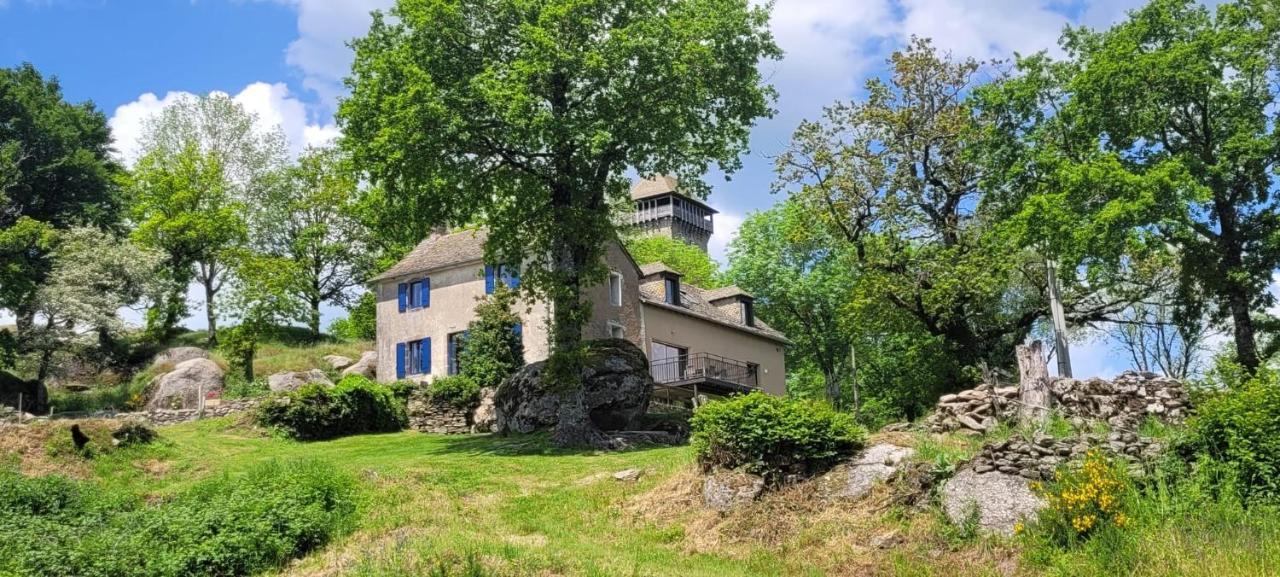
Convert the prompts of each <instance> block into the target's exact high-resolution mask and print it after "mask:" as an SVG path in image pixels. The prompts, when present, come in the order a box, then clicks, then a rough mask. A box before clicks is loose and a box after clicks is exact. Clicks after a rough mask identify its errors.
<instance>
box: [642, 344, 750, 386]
mask: <svg viewBox="0 0 1280 577" xmlns="http://www.w3.org/2000/svg"><path fill="white" fill-rule="evenodd" d="M759 373H760V367H759V365H756V364H753V363H748V362H745V361H739V360H736V359H730V358H727V357H722V356H720V355H713V354H711V353H693V354H685V355H680V356H678V357H672V358H667V359H659V360H657V361H653V362H651V363H649V374H651V375H652V376H653V382H654V384H655V385H658V386H659V387H662V388H667V389H673V388H680V389H687V390H689V391H690V392H692V393H693V394H697V393H698V392H706V393H711V394H718V395H728V394H734V393H747V392H751V391H754V390H757V389H759V388H760V374H759Z"/></svg>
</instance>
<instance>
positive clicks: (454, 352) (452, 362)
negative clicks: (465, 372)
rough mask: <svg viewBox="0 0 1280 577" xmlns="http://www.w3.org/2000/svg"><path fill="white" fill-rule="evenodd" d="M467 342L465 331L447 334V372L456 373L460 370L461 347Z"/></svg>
mask: <svg viewBox="0 0 1280 577" xmlns="http://www.w3.org/2000/svg"><path fill="white" fill-rule="evenodd" d="M466 344H467V331H461V332H457V333H451V334H450V335H449V374H451V375H456V374H458V373H459V372H461V371H462V363H461V357H462V349H463V348H465V347H466Z"/></svg>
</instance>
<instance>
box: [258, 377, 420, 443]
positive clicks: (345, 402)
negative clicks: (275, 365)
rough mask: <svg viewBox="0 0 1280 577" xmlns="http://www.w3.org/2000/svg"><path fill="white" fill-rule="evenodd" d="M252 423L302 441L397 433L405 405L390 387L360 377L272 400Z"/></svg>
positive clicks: (404, 419)
mask: <svg viewBox="0 0 1280 577" xmlns="http://www.w3.org/2000/svg"><path fill="white" fill-rule="evenodd" d="M255 419H256V420H257V422H258V424H259V425H261V426H264V427H269V428H272V429H275V430H277V431H280V432H281V433H283V434H285V435H286V436H288V437H291V438H294V439H299V440H305V441H315V440H323V439H332V438H335V437H342V436H346V435H358V434H362V433H384V432H390V431H399V430H400V429H402V428H404V426H405V424H406V423H407V422H408V416H407V415H406V414H405V405H404V403H403V402H402V401H401V400H400V399H397V398H396V395H395V393H394V392H393V391H392V390H391V389H390V388H389V387H387V386H385V385H380V384H378V383H375V382H373V381H370V380H369V379H367V378H364V377H361V376H359V375H351V376H348V377H346V378H344V379H342V380H341V381H339V382H338V384H337V386H335V387H333V388H329V387H326V386H324V385H321V384H318V383H311V384H307V385H303V386H302V387H299V388H298V390H296V391H292V392H289V393H284V394H281V395H276V396H273V397H272V398H270V399H268V400H267V401H266V402H264V403H263V404H262V405H261V406H260V407H258V409H257V411H256V413H255Z"/></svg>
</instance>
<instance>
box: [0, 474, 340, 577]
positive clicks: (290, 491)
mask: <svg viewBox="0 0 1280 577" xmlns="http://www.w3.org/2000/svg"><path fill="white" fill-rule="evenodd" d="M354 496H355V481H354V479H352V478H350V477H349V476H347V475H344V474H339V473H337V472H335V471H334V470H333V469H332V468H331V467H329V466H326V465H321V464H318V463H313V462H305V461H304V462H297V463H290V464H280V463H267V464H265V465H260V466H258V467H256V468H254V469H251V470H250V471H248V472H247V473H246V474H245V475H243V476H236V477H231V476H223V477H220V478H216V479H212V480H209V481H204V482H202V483H200V484H198V485H196V486H194V487H192V488H191V489H189V490H187V491H185V492H183V493H180V494H178V495H177V496H175V497H173V498H171V499H169V500H166V501H164V502H161V503H160V504H157V505H153V506H146V505H145V504H144V502H143V500H142V499H140V498H138V496H136V495H133V494H129V493H126V492H123V491H121V490H119V489H108V488H106V487H103V486H99V485H95V484H88V483H78V482H75V481H70V480H68V479H66V478H63V477H59V476H50V477H35V478H31V477H24V476H22V475H20V474H18V473H16V472H13V471H0V513H3V514H0V575H33V576H46V575H47V576H62V575H78V576H82V577H98V576H103V577H105V576H109V575H111V576H115V575H122V576H130V577H132V576H140V577H151V576H156V577H160V576H165V577H168V576H178V575H184V576H185V575H195V576H201V575H249V574H253V573H258V572H261V571H264V570H269V569H272V568H277V567H281V566H282V565H283V564H284V563H285V562H286V561H288V560H289V559H291V558H295V557H298V556H300V555H302V554H304V553H306V552H308V551H311V550H313V549H315V548H317V547H319V546H321V545H323V544H324V543H325V542H327V541H328V540H329V539H331V538H333V537H334V536H335V535H337V534H339V533H341V532H343V531H345V530H346V529H348V528H349V527H350V524H351V521H352V518H353V516H354V513H355V504H354Z"/></svg>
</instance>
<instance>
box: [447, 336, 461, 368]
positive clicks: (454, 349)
mask: <svg viewBox="0 0 1280 577" xmlns="http://www.w3.org/2000/svg"><path fill="white" fill-rule="evenodd" d="M457 356H458V339H456V338H450V339H449V358H448V363H449V365H448V366H447V367H445V372H446V373H448V374H450V375H454V374H457V371H456V370H454V369H455V367H457V366H458V361H457V358H456V357H457Z"/></svg>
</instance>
